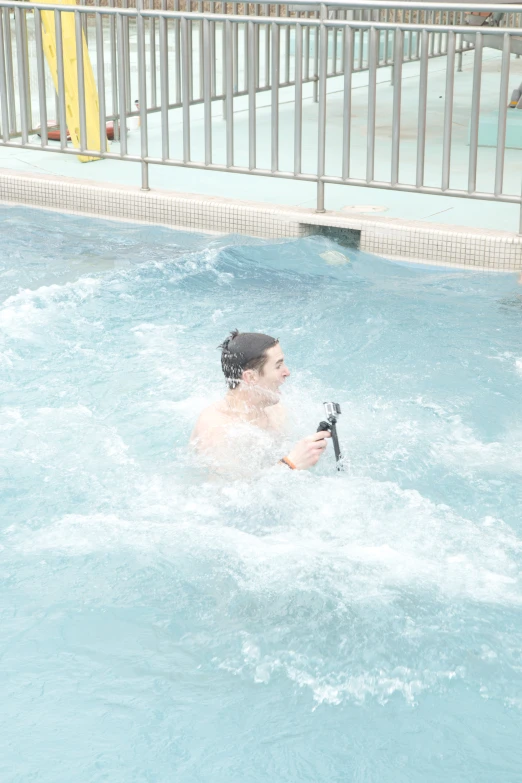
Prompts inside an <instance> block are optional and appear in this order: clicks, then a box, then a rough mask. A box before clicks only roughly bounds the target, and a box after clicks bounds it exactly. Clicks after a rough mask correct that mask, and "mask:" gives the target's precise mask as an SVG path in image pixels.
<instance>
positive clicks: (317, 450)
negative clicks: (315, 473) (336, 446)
mask: <svg viewBox="0 0 522 783" xmlns="http://www.w3.org/2000/svg"><path fill="white" fill-rule="evenodd" d="M330 437H331V435H330V433H329V432H314V434H313V435H309V436H308V437H307V438H303V440H300V441H299V443H297V444H296V445H295V446H294V448H293V449H292V451H291V452H290V453H289V454H288V455H287V457H288V459H289V460H290V461H291V462H293V463H294V465H295V466H296V468H297V470H308V468H311V467H313V466H314V465H315V464H316V463H317V462H318V461H319V457H320V456H321V455H322V454H323V453H324V450H325V449H326V443H327V441H326V438H330Z"/></svg>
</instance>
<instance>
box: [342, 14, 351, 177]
mask: <svg viewBox="0 0 522 783" xmlns="http://www.w3.org/2000/svg"><path fill="white" fill-rule="evenodd" d="M353 43H354V30H353V27H349V28H347V30H346V38H345V40H344V96H343V97H344V103H343V163H342V166H343V168H342V177H343V179H348V177H349V176H350V154H351V130H352V72H353V56H354V46H353Z"/></svg>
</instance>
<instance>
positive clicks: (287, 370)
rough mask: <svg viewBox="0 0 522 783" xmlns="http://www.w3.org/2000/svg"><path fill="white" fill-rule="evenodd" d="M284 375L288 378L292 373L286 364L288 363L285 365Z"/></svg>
mask: <svg viewBox="0 0 522 783" xmlns="http://www.w3.org/2000/svg"><path fill="white" fill-rule="evenodd" d="M283 375H284V376H285V378H288V376H289V375H290V370H289V369H288V367H287V366H286V364H285V366H284V367H283Z"/></svg>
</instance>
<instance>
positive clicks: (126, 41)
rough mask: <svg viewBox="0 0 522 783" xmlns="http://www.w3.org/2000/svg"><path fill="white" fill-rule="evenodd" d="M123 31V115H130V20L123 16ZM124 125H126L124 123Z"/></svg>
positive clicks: (124, 4)
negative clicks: (124, 102) (124, 99)
mask: <svg viewBox="0 0 522 783" xmlns="http://www.w3.org/2000/svg"><path fill="white" fill-rule="evenodd" d="M123 7H124V8H128V7H129V0H123ZM123 31H124V34H125V35H124V38H123V48H122V51H121V52H120V55H121V56H123V58H124V64H125V69H124V82H125V96H126V99H127V100H126V104H125V113H126V115H127V114H130V112H131V111H132V105H131V102H132V82H131V62H130V19H129V17H128V16H125V17H124V19H123ZM125 125H126V123H125Z"/></svg>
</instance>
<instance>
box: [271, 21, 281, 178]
mask: <svg viewBox="0 0 522 783" xmlns="http://www.w3.org/2000/svg"><path fill="white" fill-rule="evenodd" d="M271 27H272V68H271V84H272V102H271V124H272V136H271V151H272V155H271V165H272V171H273V172H275V171H278V170H279V25H277V24H272V25H271Z"/></svg>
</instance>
